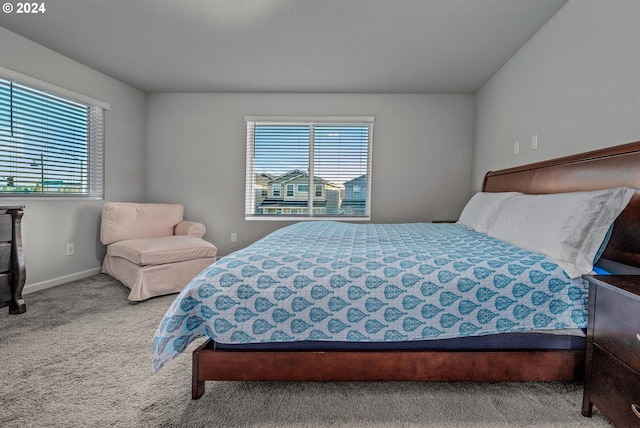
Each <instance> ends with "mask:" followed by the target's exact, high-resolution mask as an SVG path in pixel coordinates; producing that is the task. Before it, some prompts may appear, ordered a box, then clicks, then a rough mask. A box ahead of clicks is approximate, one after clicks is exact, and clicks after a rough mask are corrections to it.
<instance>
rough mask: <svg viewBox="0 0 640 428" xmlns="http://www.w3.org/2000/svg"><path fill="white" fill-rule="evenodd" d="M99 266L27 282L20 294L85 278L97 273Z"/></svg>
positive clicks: (99, 269)
mask: <svg viewBox="0 0 640 428" xmlns="http://www.w3.org/2000/svg"><path fill="white" fill-rule="evenodd" d="M101 269H102V268H101V267H97V268H93V269H87V270H84V271H82V272H77V273H72V274H70V275H65V276H60V277H58V278H53V279H48V280H46V281H41V282H35V283H33V284H27V285H25V286H24V288H23V289H22V294H29V293H35V292H36V291H41V290H46V289H47V288H51V287H55V286H56V285H62V284H66V283H67V282H70V281H75V280H77V279H82V278H86V277H88V276H92V275H96V274H99V273H100V271H101Z"/></svg>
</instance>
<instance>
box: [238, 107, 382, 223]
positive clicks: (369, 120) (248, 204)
mask: <svg viewBox="0 0 640 428" xmlns="http://www.w3.org/2000/svg"><path fill="white" fill-rule="evenodd" d="M245 122H246V150H247V151H246V167H245V175H246V185H245V220H251V221H255V220H257V221H314V220H339V221H370V220H371V182H372V180H371V170H372V164H373V153H372V151H373V124H374V122H375V118H374V116H286V117H284V116H245ZM256 125H291V126H300V125H305V126H309V127H310V128H311V130H310V136H309V140H310V143H309V159H308V162H309V172H308V175H309V183H308V187H307V189H313V194H312V193H311V192H310V191H309V190H307V195H308V200H307V202H308V205H307V206H306V207H305V208H304V209H303V208H300V209H299V211H301V212H302V214H298V215H286V214H271V215H270V214H259V213H256V212H255V207H256V205H255V195H256V193H255V191H256V188H257V186H256V185H255V181H254V180H255V177H254V176H255V172H254V158H253V156H252V154H253V152H254V147H255V141H254V130H255V126H256ZM327 125H329V126H331V125H335V126H340V125H366V126H367V127H368V134H367V136H368V141H367V162H366V172H365V174H364V175H366V177H367V181H366V186H365V189H364V191H365V192H366V196H365V213H364V214H362V215H353V214H326V213H319V212H318V210H319V208H317V207H314V204H313V200H314V199H316V198H323V197H325V194H326V191H325V189H324V187H325V186H324V185H322V184H321V183H318V182H317V180H315V178H316V177H314V159H313V151H314V137H313V131H312V129H313V127H314V126H327ZM274 184H275V183H274ZM318 186H321V189H320V195H318ZM296 190H297V187H296ZM345 191H346V188H343V192H345ZM285 194H286V193H285ZM343 194H344V193H343ZM281 195H282V191H281ZM296 197H297V194H296ZM276 211H278V210H276ZM280 211H282V209H280ZM305 211H306V212H305Z"/></svg>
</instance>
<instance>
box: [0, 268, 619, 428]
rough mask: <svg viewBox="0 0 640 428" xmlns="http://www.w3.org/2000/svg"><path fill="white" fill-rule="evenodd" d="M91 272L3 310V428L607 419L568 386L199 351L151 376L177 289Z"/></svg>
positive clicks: (536, 423) (585, 423) (582, 423)
mask: <svg viewBox="0 0 640 428" xmlns="http://www.w3.org/2000/svg"><path fill="white" fill-rule="evenodd" d="M127 294H128V289H126V288H125V287H124V286H122V285H121V284H120V283H119V282H117V281H115V280H113V279H111V278H110V277H109V276H106V275H95V276H92V277H89V278H86V279H83V280H79V281H74V282H70V283H68V284H65V285H61V286H58V287H54V288H51V289H48V290H44V291H40V292H37V293H33V294H28V295H26V296H25V301H26V304H27V312H26V313H25V314H22V315H9V314H8V308H6V307H5V308H0V369H1V372H2V376H1V377H0V426H2V427H581V428H587V427H609V426H611V425H610V424H609V423H608V422H607V420H606V418H604V417H603V416H602V414H601V413H600V412H598V411H597V410H595V411H594V416H593V417H591V418H585V417H583V416H582V415H581V414H580V408H581V402H582V385H580V384H572V383H413V382H399V383H394V382H373V383H358V382H348V383H312V382H309V383H296V382H207V385H206V392H205V395H204V396H203V397H202V398H201V399H199V400H196V401H192V400H191V351H192V350H193V349H194V348H195V347H196V346H197V345H198V344H199V343H200V342H198V343H196V344H192V345H191V346H190V347H189V348H188V349H187V352H185V353H183V354H182V355H181V356H180V357H178V358H177V359H175V360H173V361H172V362H170V363H169V364H168V365H167V366H165V367H164V368H163V369H162V370H160V371H159V372H158V373H156V374H152V373H151V339H152V337H153V333H154V332H155V329H156V327H157V326H158V323H159V322H160V320H161V319H162V316H163V315H164V312H165V310H166V309H167V308H168V307H169V305H170V304H171V302H172V301H173V298H174V297H175V296H165V297H159V298H155V299H151V300H148V301H145V302H142V303H137V304H133V303H131V302H129V301H128V300H127Z"/></svg>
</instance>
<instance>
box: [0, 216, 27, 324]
mask: <svg viewBox="0 0 640 428" xmlns="http://www.w3.org/2000/svg"><path fill="white" fill-rule="evenodd" d="M23 214H24V206H22V205H5V206H3V205H0V308H1V307H4V306H9V313H10V314H21V313H23V312H25V311H26V310H27V307H26V305H25V303H24V300H23V299H22V289H23V288H24V282H25V278H26V269H25V266H24V254H23V252H22V226H21V223H22V215H23Z"/></svg>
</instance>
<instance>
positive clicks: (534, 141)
mask: <svg viewBox="0 0 640 428" xmlns="http://www.w3.org/2000/svg"><path fill="white" fill-rule="evenodd" d="M537 148H538V136H537V135H534V136H533V137H531V150H536V149H537Z"/></svg>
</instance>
